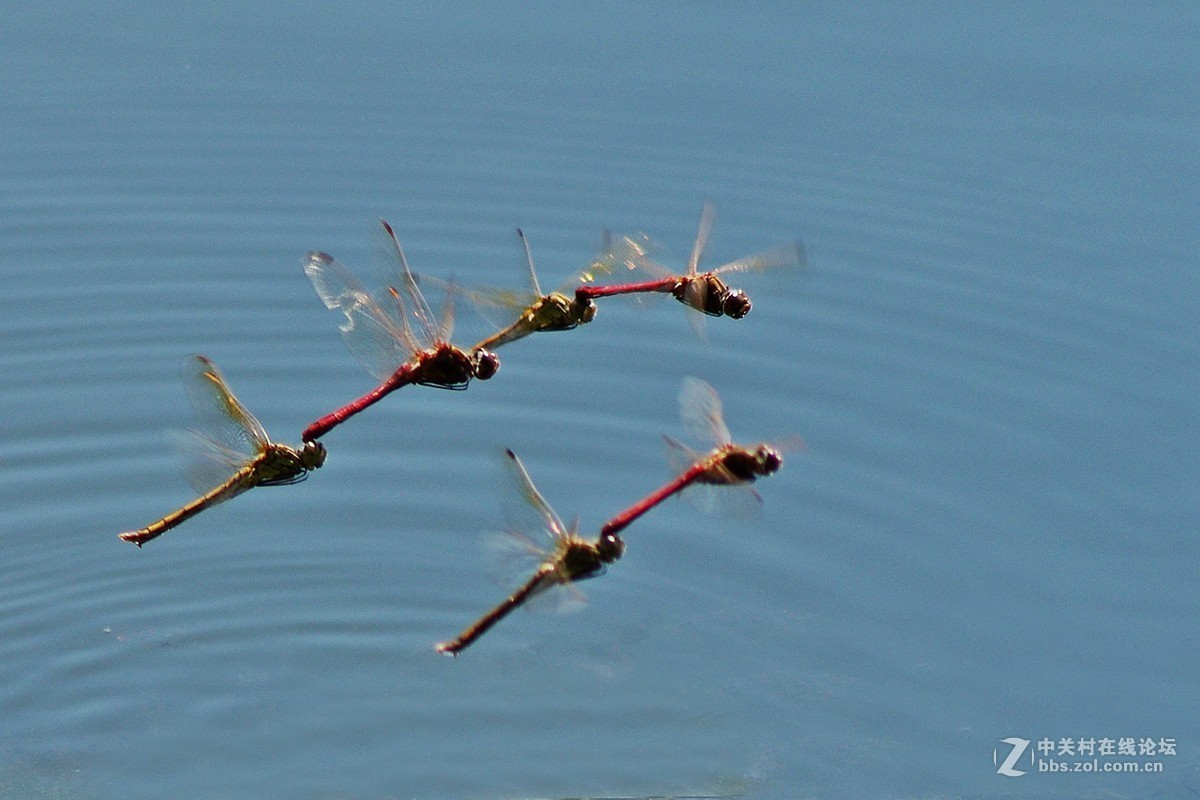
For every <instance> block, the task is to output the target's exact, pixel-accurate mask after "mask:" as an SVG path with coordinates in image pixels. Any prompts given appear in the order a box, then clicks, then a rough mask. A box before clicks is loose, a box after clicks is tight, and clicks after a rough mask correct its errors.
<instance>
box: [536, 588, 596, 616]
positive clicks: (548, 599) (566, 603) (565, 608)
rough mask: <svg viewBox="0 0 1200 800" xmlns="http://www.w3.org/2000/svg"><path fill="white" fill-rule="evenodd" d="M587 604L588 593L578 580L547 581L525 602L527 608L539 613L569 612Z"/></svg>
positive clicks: (580, 608)
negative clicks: (581, 587)
mask: <svg viewBox="0 0 1200 800" xmlns="http://www.w3.org/2000/svg"><path fill="white" fill-rule="evenodd" d="M586 605H587V595H586V594H584V593H583V592H582V591H581V590H580V589H579V584H578V582H576V581H571V582H569V583H562V582H560V581H546V582H545V583H543V584H542V585H541V586H539V587H538V589H537V591H535V592H534V593H533V594H532V595H530V596H529V599H528V600H527V601H526V602H525V608H527V609H528V610H529V611H532V612H534V613H537V614H568V613H572V612H576V611H580V610H582V609H583V608H584V607H585V606H586Z"/></svg>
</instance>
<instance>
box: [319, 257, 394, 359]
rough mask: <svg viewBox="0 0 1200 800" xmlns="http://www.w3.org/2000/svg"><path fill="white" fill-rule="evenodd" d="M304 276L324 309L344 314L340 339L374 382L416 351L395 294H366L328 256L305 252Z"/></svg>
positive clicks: (356, 282) (344, 269) (351, 275)
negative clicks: (323, 305)
mask: <svg viewBox="0 0 1200 800" xmlns="http://www.w3.org/2000/svg"><path fill="white" fill-rule="evenodd" d="M304 274H305V275H307V276H308V279H309V280H310V281H311V282H312V285H313V289H315V290H316V292H317V297H319V298H321V302H323V303H324V304H325V307H326V308H329V309H332V310H339V311H341V312H342V313H343V314H345V316H346V321H345V322H343V323H342V324H341V325H340V326H339V328H340V329H341V331H342V339H343V340H344V341H345V342H346V347H347V348H348V349H349V350H350V353H351V354H352V355H353V356H354V357H355V359H357V360H358V362H359V363H360V364H362V365H363V366H364V367H365V368H366V369H367V371H368V372H370V373H371V374H372V375H374V376H375V378H377V379H378V380H383V379H384V378H386V377H387V376H389V375H391V374H392V373H393V372H395V371H396V369H397V368H398V367H399V366H400V365H401V364H403V363H404V362H406V361H408V359H409V358H410V357H411V356H412V354H413V352H414V351H415V350H416V349H418V347H417V343H416V341H415V339H414V338H413V336H412V332H411V330H410V328H409V327H408V320H407V319H406V317H405V313H404V305H403V303H402V302H401V301H400V298H399V296H398V295H397V294H395V293H392V292H388V291H384V292H380V293H379V295H372V294H370V293H369V292H368V291H367V290H366V289H365V288H364V287H363V285H362V283H361V282H360V281H359V280H358V278H356V277H355V276H354V274H353V273H352V272H350V270H348V269H347V268H346V267H345V266H343V265H342V264H341V262H339V261H338V260H337V259H335V258H334V257H333V256H331V255H329V254H328V253H316V252H314V253H309V254H308V258H307V259H306V260H305V262H304ZM380 297H382V298H384V299H383V300H382V301H381V300H380Z"/></svg>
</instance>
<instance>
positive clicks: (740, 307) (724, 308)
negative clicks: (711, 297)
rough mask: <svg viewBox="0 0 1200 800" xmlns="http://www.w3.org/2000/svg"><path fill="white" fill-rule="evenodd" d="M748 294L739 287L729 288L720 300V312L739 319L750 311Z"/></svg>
mask: <svg viewBox="0 0 1200 800" xmlns="http://www.w3.org/2000/svg"><path fill="white" fill-rule="evenodd" d="M750 306H751V303H750V296H749V295H747V294H746V293H745V292H743V291H742V290H741V289H731V290H730V291H729V292H727V293H726V294H725V297H724V299H722V300H721V313H722V314H724V315H725V316H727V317H731V318H733V319H741V318H742V317H744V316H746V315H747V314H749V313H750Z"/></svg>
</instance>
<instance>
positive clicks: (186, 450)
mask: <svg viewBox="0 0 1200 800" xmlns="http://www.w3.org/2000/svg"><path fill="white" fill-rule="evenodd" d="M170 436H171V440H172V444H173V445H174V449H175V450H176V451H177V452H178V453H179V457H180V459H181V460H182V461H183V474H184V477H186V478H187V482H188V485H189V486H191V487H192V488H193V489H195V490H196V491H197V492H199V493H200V494H207V493H208V492H209V491H210V490H212V489H215V488H216V487H217V486H220V485H221V484H222V483H224V482H225V481H226V480H228V479H229V476H230V475H232V474H233V473H235V472H237V471H238V470H239V469H241V468H242V467H244V466H246V464H248V463H249V462H250V461H251V459H250V458H247V456H246V454H245V453H239V452H237V451H236V450H231V449H230V448H228V447H226V446H224V445H222V444H221V443H220V442H216V441H214V440H212V439H211V438H209V437H208V436H205V435H204V434H202V433H200V432H199V431H194V430H187V431H170Z"/></svg>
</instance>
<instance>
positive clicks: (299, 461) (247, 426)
mask: <svg viewBox="0 0 1200 800" xmlns="http://www.w3.org/2000/svg"><path fill="white" fill-rule="evenodd" d="M183 381H184V387H185V388H186V390H187V395H188V400H190V401H191V404H192V408H193V409H194V410H195V412H196V419H197V421H198V423H199V425H198V427H197V429H196V430H194V431H192V432H191V433H192V435H191V436H190V437H187V438H186V439H185V440H184V441H183V444H185V445H186V447H187V449H188V451H189V455H190V456H191V459H190V460H191V466H190V468H189V470H188V477H189V479H190V481H191V483H192V485H193V486H194V487H195V489H196V491H198V492H201V493H202V494H201V496H200V497H198V498H196V499H195V500H193V501H192V502H190V503H188V504H187V505H185V506H183V508H180V509H178V510H177V511H172V512H171V513H170V514H168V515H166V516H165V517H163V518H162V519H160V520H158V521H157V522H152V523H151V524H149V525H147V526H146V527H144V528H139V529H138V530H136V531H129V532H127V533H122V534H121V538H122V539H123V540H125V541H127V542H133V543H134V544H136V545H137V546H138V547H141V546H142V545H143V544H145V543H146V542H148V541H150V540H151V539H154V538H156V537H158V536H161V535H162V534H164V533H166V532H167V531H169V530H171V528H174V527H175V526H176V525H179V524H180V523H181V522H184V521H186V520H188V519H191V518H192V517H194V516H195V515H196V514H199V513H200V512H201V511H203V510H204V509H206V508H209V507H210V506H215V505H216V504H218V503H221V502H224V501H225V500H228V499H229V498H231V497H236V496H237V495H239V494H241V493H242V492H245V491H246V490H248V489H251V488H253V487H255V486H285V485H287V484H291V483H298V482H299V481H302V480H304V479H305V478H306V477H308V472H309V470H313V469H316V468H317V467H320V466H321V465H322V464H324V463H325V446H324V445H322V444H321V443H320V442H306V443H305V444H304V446H303V447H302V448H301V449H299V450H297V449H296V448H294V447H289V446H288V445H286V444H278V443H276V442H272V441H271V440H270V439H269V438H268V437H267V432H266V431H265V430H264V429H263V426H262V424H261V423H259V421H258V420H257V419H255V418H254V415H253V414H251V413H250V412H249V411H247V410H246V407H245V406H243V405H242V404H241V403H240V402H239V401H238V399H237V398H236V397H234V396H233V392H231V391H229V387H228V386H227V385H226V384H225V379H224V378H222V377H221V373H220V372H218V371H217V365H216V364H214V363H213V362H212V361H210V360H209V359H207V358H205V357H204V356H191V357H190V358H188V359H187V360H186V361H185V362H184V366H183Z"/></svg>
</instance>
